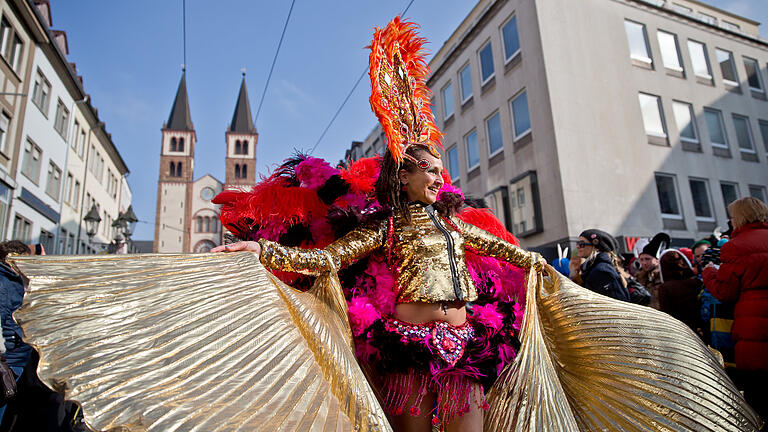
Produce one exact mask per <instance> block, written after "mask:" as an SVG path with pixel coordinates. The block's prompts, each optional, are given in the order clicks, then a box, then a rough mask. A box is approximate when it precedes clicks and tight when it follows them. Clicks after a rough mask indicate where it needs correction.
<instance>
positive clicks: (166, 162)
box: [154, 72, 197, 253]
mask: <svg viewBox="0 0 768 432" xmlns="http://www.w3.org/2000/svg"><path fill="white" fill-rule="evenodd" d="M196 141H197V135H196V134H195V128H194V126H193V125H192V117H191V116H190V114H189V100H188V98H187V80H186V75H185V73H184V72H182V75H181V81H180V82H179V88H178V90H177V91H176V99H175V100H174V101H173V107H172V108H171V115H170V116H169V117H168V122H167V123H165V124H164V125H163V128H162V141H161V146H160V175H159V178H158V182H157V209H156V211H155V242H154V252H159V253H183V252H187V251H189V250H190V245H189V243H190V232H189V227H190V225H191V221H190V220H188V219H189V217H190V216H189V215H190V214H191V209H190V207H189V206H190V205H191V204H190V203H191V201H192V199H191V198H192V197H191V195H192V181H193V170H194V166H193V165H194V159H195V142H196Z"/></svg>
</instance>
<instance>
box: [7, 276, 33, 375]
mask: <svg viewBox="0 0 768 432" xmlns="http://www.w3.org/2000/svg"><path fill="white" fill-rule="evenodd" d="M23 299H24V280H23V279H22V278H21V276H19V275H18V274H16V272H14V271H13V270H11V268H10V267H8V266H7V265H6V264H3V263H0V322H2V326H3V338H4V339H5V359H6V360H7V361H8V364H9V365H10V366H15V367H24V366H25V365H26V364H27V360H29V355H30V353H31V352H32V347H30V346H29V345H27V344H26V343H24V342H23V341H22V339H21V327H19V325H18V324H16V321H14V320H13V312H14V311H15V310H16V309H18V308H19V307H21V301H22V300H23Z"/></svg>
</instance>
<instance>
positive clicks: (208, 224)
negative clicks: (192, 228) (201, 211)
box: [205, 216, 211, 232]
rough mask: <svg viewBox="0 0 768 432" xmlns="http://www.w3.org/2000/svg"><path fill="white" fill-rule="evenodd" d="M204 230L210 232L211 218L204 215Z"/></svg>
mask: <svg viewBox="0 0 768 432" xmlns="http://www.w3.org/2000/svg"><path fill="white" fill-rule="evenodd" d="M205 232H211V218H210V217H209V216H206V217H205Z"/></svg>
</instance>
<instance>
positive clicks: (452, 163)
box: [448, 146, 461, 180]
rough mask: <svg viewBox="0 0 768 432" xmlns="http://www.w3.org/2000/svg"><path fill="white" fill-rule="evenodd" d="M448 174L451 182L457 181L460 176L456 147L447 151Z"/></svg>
mask: <svg viewBox="0 0 768 432" xmlns="http://www.w3.org/2000/svg"><path fill="white" fill-rule="evenodd" d="M448 174H449V175H450V176H451V180H455V179H458V178H459V176H460V175H461V169H460V168H459V149H458V147H457V146H453V147H451V148H449V149H448Z"/></svg>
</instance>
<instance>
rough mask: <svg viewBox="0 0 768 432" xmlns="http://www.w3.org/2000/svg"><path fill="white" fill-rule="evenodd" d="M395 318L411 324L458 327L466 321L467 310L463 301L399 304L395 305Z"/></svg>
mask: <svg viewBox="0 0 768 432" xmlns="http://www.w3.org/2000/svg"><path fill="white" fill-rule="evenodd" d="M395 318H397V319H399V320H403V321H406V322H409V323H412V324H424V323H427V322H430V321H445V322H447V323H448V324H450V325H453V326H458V325H461V324H464V322H466V321H467V308H466V306H465V303H464V302H463V301H453V302H440V303H399V304H397V305H395Z"/></svg>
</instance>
